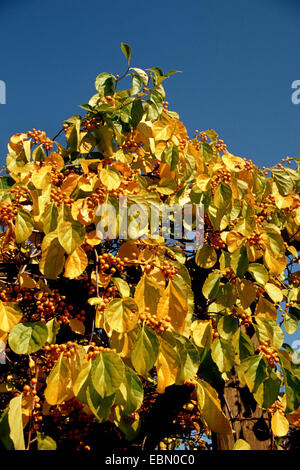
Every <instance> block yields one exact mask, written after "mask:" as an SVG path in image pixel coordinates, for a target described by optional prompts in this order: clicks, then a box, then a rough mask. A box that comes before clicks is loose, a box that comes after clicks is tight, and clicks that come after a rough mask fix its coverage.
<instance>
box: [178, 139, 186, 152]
mask: <svg viewBox="0 0 300 470" xmlns="http://www.w3.org/2000/svg"><path fill="white" fill-rule="evenodd" d="M178 141H179V145H178V150H179V152H183V151H184V150H185V147H186V144H187V139H182V138H181V137H178Z"/></svg>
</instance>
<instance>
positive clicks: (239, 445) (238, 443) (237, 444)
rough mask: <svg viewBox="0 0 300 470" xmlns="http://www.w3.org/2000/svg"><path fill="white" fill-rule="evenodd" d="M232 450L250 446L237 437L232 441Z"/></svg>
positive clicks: (249, 448)
mask: <svg viewBox="0 0 300 470" xmlns="http://www.w3.org/2000/svg"><path fill="white" fill-rule="evenodd" d="M232 450H251V446H250V444H248V442H246V441H244V439H238V440H237V441H236V442H235V443H234V446H233V448H232Z"/></svg>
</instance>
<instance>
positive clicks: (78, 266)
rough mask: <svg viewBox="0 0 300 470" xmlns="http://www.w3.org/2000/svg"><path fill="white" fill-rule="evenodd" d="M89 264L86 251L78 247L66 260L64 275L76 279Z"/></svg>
mask: <svg viewBox="0 0 300 470" xmlns="http://www.w3.org/2000/svg"><path fill="white" fill-rule="evenodd" d="M87 265H88V257H87V255H86V253H85V251H84V250H83V249H82V248H81V247H78V248H76V250H75V251H73V253H71V254H70V255H69V256H68V258H67V260H66V263H65V272H64V276H65V277H68V278H69V279H75V278H76V277H78V276H80V275H81V274H82V273H83V272H84V270H85V268H86V267H87Z"/></svg>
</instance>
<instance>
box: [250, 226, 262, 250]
mask: <svg viewBox="0 0 300 470" xmlns="http://www.w3.org/2000/svg"><path fill="white" fill-rule="evenodd" d="M246 240H247V242H248V244H249V246H256V247H257V248H264V243H263V241H262V234H261V233H260V232H259V231H257V230H254V232H253V233H252V234H251V235H248V237H246Z"/></svg>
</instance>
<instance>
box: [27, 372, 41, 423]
mask: <svg viewBox="0 0 300 470" xmlns="http://www.w3.org/2000/svg"><path fill="white" fill-rule="evenodd" d="M37 383H38V380H37V378H35V377H33V378H32V379H31V380H30V385H24V387H23V397H24V398H25V399H26V398H30V397H32V418H33V420H34V429H39V424H40V422H41V421H42V420H43V415H42V413H41V403H40V401H41V399H40V397H39V396H38V395H37V390H36V386H37Z"/></svg>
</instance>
